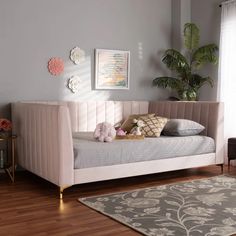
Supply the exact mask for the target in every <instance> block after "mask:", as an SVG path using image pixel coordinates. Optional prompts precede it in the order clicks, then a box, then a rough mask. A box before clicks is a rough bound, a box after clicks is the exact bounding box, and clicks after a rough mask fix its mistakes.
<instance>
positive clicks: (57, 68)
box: [48, 57, 64, 76]
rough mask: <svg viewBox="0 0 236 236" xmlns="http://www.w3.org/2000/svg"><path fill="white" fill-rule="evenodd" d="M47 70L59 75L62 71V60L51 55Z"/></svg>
mask: <svg viewBox="0 0 236 236" xmlns="http://www.w3.org/2000/svg"><path fill="white" fill-rule="evenodd" d="M48 71H49V72H50V73H51V74H52V75H55V76H57V75H60V74H62V73H63V71H64V61H63V60H62V59H61V58H58V57H53V58H51V59H50V60H49V61H48Z"/></svg>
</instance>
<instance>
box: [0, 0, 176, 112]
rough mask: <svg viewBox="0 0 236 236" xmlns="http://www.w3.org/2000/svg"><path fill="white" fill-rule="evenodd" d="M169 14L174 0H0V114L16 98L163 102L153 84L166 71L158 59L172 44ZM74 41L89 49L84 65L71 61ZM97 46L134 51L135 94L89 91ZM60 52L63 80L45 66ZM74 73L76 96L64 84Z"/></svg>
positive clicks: (163, 93)
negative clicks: (77, 80)
mask: <svg viewBox="0 0 236 236" xmlns="http://www.w3.org/2000/svg"><path fill="white" fill-rule="evenodd" d="M171 17H172V12H171V0H148V1H147V0H67V1H65V0H40V1H39V0H20V1H17V0H0V42H1V43H0V71H1V76H0V116H2V115H6V114H7V115H9V110H10V109H9V106H7V104H9V103H10V102H13V101H18V100H85V99H87V100H88V99H89V100H106V99H114V100H155V99H165V98H166V97H168V94H167V92H166V91H164V90H162V89H157V88H153V87H152V85H151V82H152V79H153V78H155V76H158V75H162V74H163V73H166V72H165V71H164V69H163V67H162V65H160V64H161V63H159V62H157V59H158V60H159V61H160V55H161V51H163V50H164V49H166V48H169V47H171ZM74 46H79V47H81V48H82V49H84V50H85V52H86V61H85V62H84V63H82V64H81V65H79V66H75V65H73V63H72V62H70V61H69V51H70V49H72V48H73V47H74ZM95 48H104V49H122V50H130V52H131V67H130V75H131V77H130V79H131V80H130V90H129V91H115V90H114V91H95V90H93V89H91V88H92V87H93V80H94V49H95ZM55 56H56V57H61V58H62V59H63V60H64V61H65V73H64V74H63V75H62V76H60V77H53V76H51V75H50V74H49V73H48V71H47V61H48V60H49V58H50V57H55ZM75 73H76V74H77V75H79V76H80V77H81V79H82V86H83V88H82V89H81V91H80V92H79V93H78V94H77V95H75V94H72V93H71V92H70V91H69V90H68V89H67V88H66V87H65V84H66V81H67V79H68V78H69V77H70V76H71V75H72V74H75ZM91 81H92V83H91Z"/></svg>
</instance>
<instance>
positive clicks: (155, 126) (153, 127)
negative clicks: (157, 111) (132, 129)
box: [141, 116, 168, 137]
mask: <svg viewBox="0 0 236 236" xmlns="http://www.w3.org/2000/svg"><path fill="white" fill-rule="evenodd" d="M141 119H142V120H143V121H144V123H145V126H144V127H142V134H143V135H145V137H160V135H161V131H162V130H163V128H164V126H165V125H166V123H167V121H168V119H167V118H165V117H160V116H155V117H142V118H141Z"/></svg>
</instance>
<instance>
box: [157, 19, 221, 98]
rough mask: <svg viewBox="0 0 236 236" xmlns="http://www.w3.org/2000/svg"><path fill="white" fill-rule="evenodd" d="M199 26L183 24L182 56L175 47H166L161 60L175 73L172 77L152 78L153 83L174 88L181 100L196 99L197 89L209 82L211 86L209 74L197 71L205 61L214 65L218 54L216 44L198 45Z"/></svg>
mask: <svg viewBox="0 0 236 236" xmlns="http://www.w3.org/2000/svg"><path fill="white" fill-rule="evenodd" d="M199 40H200V35H199V28H198V27H197V26H196V25H195V24H194V23H186V24H185V25H184V46H185V48H186V50H187V51H186V55H185V56H184V55H183V54H181V53H180V52H179V51H177V50H175V49H167V50H166V51H165V53H164V55H163V58H162V62H163V63H164V64H165V65H166V66H167V68H168V69H170V70H171V71H172V72H174V73H175V76H174V77H169V76H161V77H157V78H156V79H154V80H153V85H154V86H157V87H162V88H171V89H172V90H176V92H177V93H178V96H179V98H180V99H181V100H196V99H197V95H198V90H199V89H200V88H201V87H202V86H203V85H204V84H209V85H210V86H211V87H213V80H212V79H211V78H210V77H209V76H206V77H205V76H204V77H203V76H201V75H199V74H197V71H198V70H199V69H200V68H201V67H202V66H204V65H205V64H207V63H211V64H214V65H216V64H217V62H218V56H217V55H216V52H217V51H218V47H217V45H216V44H213V43H212V44H208V45H205V46H201V47H199Z"/></svg>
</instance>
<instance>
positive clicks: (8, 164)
mask: <svg viewBox="0 0 236 236" xmlns="http://www.w3.org/2000/svg"><path fill="white" fill-rule="evenodd" d="M16 139H17V136H16V135H9V136H6V137H4V136H0V142H5V143H6V147H7V148H6V154H5V155H3V158H4V159H3V160H1V161H3V163H2V164H3V166H2V168H1V169H4V170H5V172H6V173H7V174H8V176H9V177H10V179H11V181H12V182H15V165H16V160H15V147H16V145H15V141H16ZM1 158H2V157H1Z"/></svg>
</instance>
